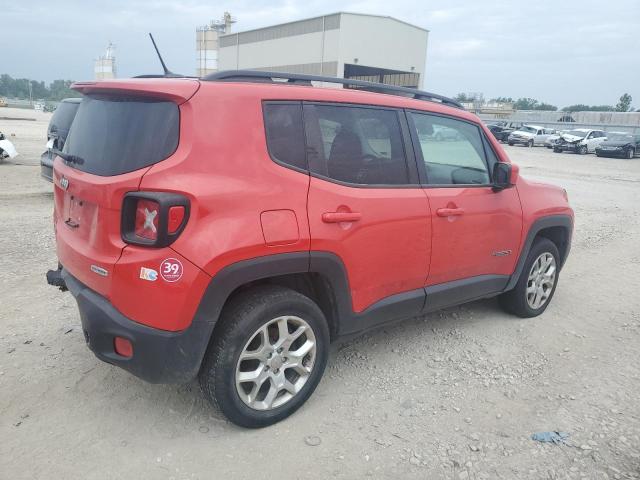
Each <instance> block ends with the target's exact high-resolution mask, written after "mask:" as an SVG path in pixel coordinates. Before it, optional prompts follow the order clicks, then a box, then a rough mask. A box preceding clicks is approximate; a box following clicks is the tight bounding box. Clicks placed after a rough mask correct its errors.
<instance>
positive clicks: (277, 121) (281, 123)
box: [264, 102, 307, 170]
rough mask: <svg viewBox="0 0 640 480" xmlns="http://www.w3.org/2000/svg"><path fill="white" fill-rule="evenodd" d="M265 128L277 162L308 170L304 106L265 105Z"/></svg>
mask: <svg viewBox="0 0 640 480" xmlns="http://www.w3.org/2000/svg"><path fill="white" fill-rule="evenodd" d="M264 126H265V131H266V134H267V146H268V148H269V154H270V155H271V157H272V158H273V159H274V160H275V161H277V162H281V163H284V164H286V165H290V166H292V167H296V168H299V169H302V170H306V169H307V159H306V156H305V152H304V128H303V126H302V104H301V103H299V102H293V103H265V105H264Z"/></svg>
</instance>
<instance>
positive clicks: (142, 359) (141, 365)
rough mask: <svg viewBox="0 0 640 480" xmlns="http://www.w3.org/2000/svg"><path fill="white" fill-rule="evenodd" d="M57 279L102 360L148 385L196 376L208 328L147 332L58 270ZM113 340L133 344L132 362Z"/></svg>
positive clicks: (210, 327)
mask: <svg viewBox="0 0 640 480" xmlns="http://www.w3.org/2000/svg"><path fill="white" fill-rule="evenodd" d="M61 276H62V279H63V280H64V283H65V285H66V287H67V288H68V289H69V291H70V292H71V294H72V295H73V296H74V298H75V299H76V302H77V303H78V309H79V310H80V320H81V322H82V330H83V333H84V336H85V340H86V342H87V344H88V346H89V348H90V349H91V350H92V351H93V353H94V354H95V355H96V357H98V358H99V359H100V360H102V361H104V362H107V363H111V364H113V365H116V366H118V367H120V368H123V369H124V370H126V371H128V372H130V373H132V374H133V375H135V376H137V377H140V378H142V379H143V380H146V381H148V382H151V383H186V382H188V381H190V380H191V379H193V378H194V377H195V376H196V375H197V373H198V370H199V369H200V364H201V363H202V358H203V356H204V352H205V351H206V348H207V345H208V343H209V338H210V337H211V332H212V330H213V325H212V324H210V323H208V322H205V321H202V320H200V319H198V318H194V319H193V322H192V323H191V325H190V326H189V327H188V328H187V329H186V330H183V331H180V332H168V331H165V330H158V329H155V328H151V327H147V326H145V325H142V324H139V323H136V322H134V321H132V320H130V319H128V318H127V317H125V316H124V315H122V314H121V313H120V312H119V311H118V310H116V308H115V307H114V306H113V305H111V303H110V302H109V301H108V300H107V299H106V298H104V297H103V296H102V295H100V294H98V293H96V292H94V291H93V290H91V289H90V288H89V287H87V286H86V285H84V284H82V283H81V282H79V281H78V280H77V279H76V278H74V277H73V276H72V275H71V274H70V273H69V272H67V271H66V270H64V269H63V270H62V272H61ZM116 336H118V337H123V338H126V339H128V340H130V341H131V343H132V344H133V356H132V357H129V358H127V357H123V356H121V355H118V354H117V353H116V352H115V349H114V344H113V342H114V338H115V337H116Z"/></svg>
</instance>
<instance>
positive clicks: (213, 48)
mask: <svg viewBox="0 0 640 480" xmlns="http://www.w3.org/2000/svg"><path fill="white" fill-rule="evenodd" d="M235 22H236V20H235V19H234V18H233V17H232V16H231V14H230V13H229V12H224V16H223V17H222V20H212V21H211V22H210V23H209V24H208V25H204V26H202V27H198V28H197V29H196V56H197V58H196V61H197V67H196V75H197V76H198V77H203V76H205V75H207V74H209V73H213V72H217V71H218V50H219V45H218V36H219V35H224V34H225V33H230V32H231V25H232V24H234V23H235Z"/></svg>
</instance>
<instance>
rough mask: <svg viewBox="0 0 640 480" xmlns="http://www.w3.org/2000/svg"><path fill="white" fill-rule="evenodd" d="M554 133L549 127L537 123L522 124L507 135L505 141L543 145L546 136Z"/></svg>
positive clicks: (510, 143)
mask: <svg viewBox="0 0 640 480" xmlns="http://www.w3.org/2000/svg"><path fill="white" fill-rule="evenodd" d="M554 133H556V131H555V130H553V129H551V128H543V127H540V126H538V125H524V126H522V127H520V128H519V129H518V130H516V131H515V132H512V133H511V134H510V135H509V138H508V139H507V143H508V144H509V145H516V144H517V145H525V146H527V147H533V146H534V145H544V142H545V141H546V140H547V138H548V137H549V136H550V135H553V134H554Z"/></svg>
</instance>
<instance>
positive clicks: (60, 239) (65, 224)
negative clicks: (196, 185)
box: [53, 157, 148, 297]
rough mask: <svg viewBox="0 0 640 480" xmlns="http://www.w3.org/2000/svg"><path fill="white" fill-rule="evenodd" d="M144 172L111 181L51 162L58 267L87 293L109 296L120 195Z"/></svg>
mask: <svg viewBox="0 0 640 480" xmlns="http://www.w3.org/2000/svg"><path fill="white" fill-rule="evenodd" d="M147 170H148V168H145V169H142V170H138V171H135V172H130V173H126V174H123V175H118V176H113V177H100V176H97V175H92V174H89V173H85V172H81V171H79V170H76V169H74V168H72V167H69V166H67V165H65V163H64V162H63V161H62V160H61V159H60V158H59V157H58V158H56V159H55V161H54V174H53V183H54V199H55V206H54V209H55V210H54V219H55V230H56V244H57V253H58V259H59V260H60V263H61V264H62V265H63V266H64V268H65V269H67V270H68V271H69V273H71V274H72V275H73V276H74V277H76V278H77V279H78V280H80V281H81V282H82V283H84V284H85V285H87V286H88V287H89V288H91V289H92V290H94V291H96V292H98V293H100V294H101V295H104V296H106V297H109V294H110V290H111V279H112V272H113V266H114V265H115V263H116V262H117V261H118V259H119V258H120V254H121V253H122V249H123V248H124V247H125V245H126V244H125V243H124V242H123V241H122V239H121V238H120V210H121V208H122V198H123V197H124V194H125V193H127V192H130V191H135V190H137V189H138V185H139V184H140V180H141V178H142V176H143V175H144V173H145V172H146V171H147Z"/></svg>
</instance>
